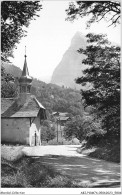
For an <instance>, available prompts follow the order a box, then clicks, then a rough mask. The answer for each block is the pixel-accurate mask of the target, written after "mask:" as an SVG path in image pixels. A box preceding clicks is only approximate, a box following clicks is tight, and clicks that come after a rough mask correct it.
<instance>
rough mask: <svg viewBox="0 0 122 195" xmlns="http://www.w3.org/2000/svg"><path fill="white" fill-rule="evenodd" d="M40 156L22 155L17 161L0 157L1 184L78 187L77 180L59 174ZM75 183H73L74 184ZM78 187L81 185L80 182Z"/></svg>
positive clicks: (23, 186)
mask: <svg viewBox="0 0 122 195" xmlns="http://www.w3.org/2000/svg"><path fill="white" fill-rule="evenodd" d="M41 161H42V159H41V158H30V157H22V158H20V159H19V160H17V161H11V162H10V161H7V160H5V159H3V158H2V159H1V186H2V187H4V188H7V187H9V188H10V187H11V188H12V187H16V188H18V187H19V188H20V187H21V188H32V187H33V188H34V187H35V188H37V187H38V188H39V187H44V188H49V187H55V188H56V187H59V188H60V187H78V186H77V181H76V182H74V180H73V179H72V178H70V177H68V176H65V175H63V174H61V173H60V172H59V171H57V170H55V169H54V167H52V166H50V165H44V164H43V163H42V162H41ZM74 183H75V184H74ZM80 187H83V186H82V184H81V185H80Z"/></svg>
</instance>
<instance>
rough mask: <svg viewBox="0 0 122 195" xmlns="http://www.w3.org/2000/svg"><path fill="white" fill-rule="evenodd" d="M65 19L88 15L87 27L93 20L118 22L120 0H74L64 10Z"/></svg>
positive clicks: (111, 23)
mask: <svg viewBox="0 0 122 195" xmlns="http://www.w3.org/2000/svg"><path fill="white" fill-rule="evenodd" d="M66 13H67V16H68V17H67V20H70V21H73V20H74V19H76V18H78V17H81V18H83V17H85V16H89V17H90V19H89V20H88V22H87V27H89V26H90V25H91V24H92V23H94V22H99V21H100V20H102V19H107V20H108V22H109V23H110V26H111V25H116V24H117V23H119V22H120V2H118V1H76V2H75V3H74V2H72V3H70V4H69V8H68V9H67V10H66Z"/></svg>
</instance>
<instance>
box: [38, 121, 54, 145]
mask: <svg viewBox="0 0 122 195" xmlns="http://www.w3.org/2000/svg"><path fill="white" fill-rule="evenodd" d="M55 136H56V135H55V128H54V127H51V125H50V122H49V121H48V120H45V121H44V122H43V125H42V131H41V139H42V140H44V141H47V143H48V141H50V140H52V139H54V138H55Z"/></svg>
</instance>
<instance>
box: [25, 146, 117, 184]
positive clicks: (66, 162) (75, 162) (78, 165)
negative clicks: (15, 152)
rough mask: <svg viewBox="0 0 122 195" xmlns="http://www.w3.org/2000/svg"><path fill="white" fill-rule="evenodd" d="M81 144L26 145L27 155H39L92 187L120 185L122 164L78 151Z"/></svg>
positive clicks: (66, 173)
mask: <svg viewBox="0 0 122 195" xmlns="http://www.w3.org/2000/svg"><path fill="white" fill-rule="evenodd" d="M80 147H81V146H80V145H56V146H36V147H24V148H23V149H22V151H23V152H24V153H25V154H26V155H27V156H33V157H37V158H38V157H39V158H41V161H42V162H43V163H44V164H49V165H51V166H54V167H55V168H56V169H57V170H58V171H60V172H61V173H62V174H64V175H68V176H70V177H72V178H73V179H74V180H77V182H78V183H79V186H80V185H81V183H84V185H86V186H87V185H89V186H91V187H119V186H120V165H119V164H117V163H110V162H107V161H104V160H98V159H92V158H89V157H88V156H86V155H82V154H79V153H77V149H78V148H80Z"/></svg>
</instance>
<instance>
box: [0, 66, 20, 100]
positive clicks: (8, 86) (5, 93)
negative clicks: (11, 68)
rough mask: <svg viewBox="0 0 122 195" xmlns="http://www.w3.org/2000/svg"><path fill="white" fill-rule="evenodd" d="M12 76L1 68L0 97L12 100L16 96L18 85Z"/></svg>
mask: <svg viewBox="0 0 122 195" xmlns="http://www.w3.org/2000/svg"><path fill="white" fill-rule="evenodd" d="M17 81H18V80H17V79H16V78H14V77H13V75H11V74H8V73H6V71H5V69H4V67H3V66H2V67H1V97H2V98H13V97H16V96H17V95H18V83H17Z"/></svg>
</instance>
